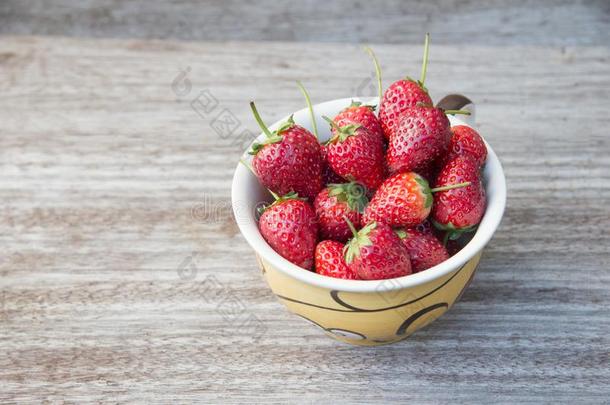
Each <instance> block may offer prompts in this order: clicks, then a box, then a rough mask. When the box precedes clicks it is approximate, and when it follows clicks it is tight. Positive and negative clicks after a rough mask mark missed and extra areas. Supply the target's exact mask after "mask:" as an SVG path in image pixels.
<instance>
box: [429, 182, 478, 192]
mask: <svg viewBox="0 0 610 405" xmlns="http://www.w3.org/2000/svg"><path fill="white" fill-rule="evenodd" d="M470 184H471V183H470V182H469V181H465V182H463V183H458V184H450V185H448V186H443V187H436V188H432V189H430V192H431V193H438V192H439V191H447V190H453V189H454V188H461V187H468V186H469V185H470Z"/></svg>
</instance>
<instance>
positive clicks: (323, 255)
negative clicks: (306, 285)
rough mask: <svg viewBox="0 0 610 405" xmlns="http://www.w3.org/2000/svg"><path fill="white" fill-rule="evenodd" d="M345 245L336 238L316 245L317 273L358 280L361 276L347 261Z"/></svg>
mask: <svg viewBox="0 0 610 405" xmlns="http://www.w3.org/2000/svg"><path fill="white" fill-rule="evenodd" d="M343 248H344V245H343V243H341V242H337V241H334V240H323V241H322V242H320V243H318V246H316V267H315V269H316V273H318V274H321V275H323V276H328V277H335V278H344V279H348V280H358V279H359V277H358V275H357V274H356V273H354V271H353V270H352V269H350V268H349V267H348V265H347V264H346V263H345V259H344V257H343Z"/></svg>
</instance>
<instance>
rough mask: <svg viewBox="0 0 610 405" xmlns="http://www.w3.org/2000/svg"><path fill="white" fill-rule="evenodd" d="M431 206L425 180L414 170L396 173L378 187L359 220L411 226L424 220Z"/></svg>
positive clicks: (429, 193)
mask: <svg viewBox="0 0 610 405" xmlns="http://www.w3.org/2000/svg"><path fill="white" fill-rule="evenodd" d="M431 209H432V194H431V192H430V187H429V186H428V182H427V181H426V180H425V179H424V178H423V177H421V176H420V175H419V174H417V173H414V172H405V173H397V174H395V175H394V176H392V177H390V178H388V179H386V180H385V181H384V182H383V183H382V184H381V186H379V189H377V191H376V192H375V195H374V196H373V198H372V199H371V202H370V203H369V205H368V206H367V207H366V210H365V211H364V218H363V223H369V222H372V221H377V222H383V223H385V224H388V225H390V226H405V227H413V226H416V225H417V224H419V223H420V222H422V221H424V220H425V219H426V218H427V217H428V215H429V214H430V210H431Z"/></svg>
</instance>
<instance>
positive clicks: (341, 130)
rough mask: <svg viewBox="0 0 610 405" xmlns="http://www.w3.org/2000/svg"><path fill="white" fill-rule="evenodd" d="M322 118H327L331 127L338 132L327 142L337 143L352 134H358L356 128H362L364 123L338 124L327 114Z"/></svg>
mask: <svg viewBox="0 0 610 405" xmlns="http://www.w3.org/2000/svg"><path fill="white" fill-rule="evenodd" d="M322 118H324V119H325V120H326V122H328V123H329V124H330V128H331V129H334V130H335V131H337V132H336V134H335V136H333V137H332V138H330V139H329V140H328V142H326V144H327V145H328V144H330V143H336V142H337V141H339V142H343V141H345V140H346V139H347V138H349V137H350V136H354V135H356V130H357V129H358V128H360V127H361V126H362V125H359V124H348V125H345V126H342V127H340V126H338V125H337V124H336V123H335V122H334V121H333V120H331V119H330V118H328V117H327V116H326V115H323V116H322Z"/></svg>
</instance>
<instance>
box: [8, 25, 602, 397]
mask: <svg viewBox="0 0 610 405" xmlns="http://www.w3.org/2000/svg"><path fill="white" fill-rule="evenodd" d="M375 50H376V52H377V54H378V56H379V58H380V59H381V61H382V65H383V68H384V74H385V79H384V81H385V83H386V85H387V84H388V83H390V81H392V80H395V79H397V78H398V77H402V76H404V75H405V74H407V73H411V74H413V72H417V71H418V65H419V58H420V57H419V54H420V47H419V46H398V45H379V46H375ZM609 59H610V49H609V48H608V47H607V46H591V47H587V46H579V47H570V46H565V47H550V46H535V45H527V46H506V47H501V48H500V47H494V46H485V45H468V46H467V45H459V46H445V45H436V46H433V48H432V51H431V63H430V69H429V73H428V77H429V82H428V83H427V84H428V87H429V88H430V89H431V93H432V96H433V97H434V98H435V99H438V98H439V97H441V96H443V95H444V94H446V93H449V92H455V91H458V92H461V93H463V94H466V95H468V96H469V97H470V98H471V99H473V100H475V101H476V102H477V104H478V121H479V124H480V130H481V133H482V134H483V135H484V136H485V138H486V139H487V140H488V141H489V143H490V144H491V145H492V146H493V147H494V149H495V151H496V152H497V153H498V155H499V156H500V158H501V160H502V162H503V164H504V166H505V170H506V175H507V180H508V187H509V199H508V208H507V212H506V216H505V219H504V221H503V224H502V226H501V228H500V229H499V230H498V232H497V234H496V236H495V237H494V239H493V240H492V241H491V242H490V244H489V246H488V248H487V250H486V252H485V254H484V256H483V260H482V262H481V266H480V271H479V273H478V274H477V277H476V278H475V280H474V282H473V284H472V285H471V287H470V288H469V289H468V290H467V291H466V293H465V294H464V296H463V298H462V300H461V302H460V303H458V304H457V305H456V307H455V308H453V309H452V310H451V311H450V312H449V313H448V314H446V315H445V316H443V317H442V318H441V319H439V320H438V321H437V322H435V323H434V324H432V325H430V326H429V327H427V328H426V329H424V330H422V331H420V332H418V333H416V334H415V335H414V336H413V337H412V338H411V339H409V340H407V341H405V342H403V343H400V344H396V345H392V346H386V347H379V348H357V347H350V346H347V345H343V344H340V343H338V342H335V341H333V340H331V339H329V338H327V337H326V336H324V335H323V334H321V332H320V331H319V330H317V329H316V328H315V327H314V326H311V325H309V324H307V323H305V322H303V321H302V320H300V319H298V318H296V317H293V316H291V315H289V314H288V313H287V312H286V311H285V310H284V309H283V308H282V306H281V304H280V303H278V302H277V301H276V300H275V298H274V297H273V296H272V295H271V293H270V292H269V290H268V289H267V287H266V286H265V284H264V282H263V280H262V278H261V277H260V275H259V271H258V270H257V268H256V265H255V260H254V255H253V254H252V252H251V250H250V248H249V247H248V246H247V244H246V243H245V241H244V240H243V238H242V237H241V236H240V235H239V232H238V230H237V227H236V225H235V223H234V221H233V218H232V215H231V210H230V201H229V194H230V181H231V176H232V173H233V170H234V167H235V165H236V162H237V159H238V157H239V155H240V154H241V152H242V147H241V146H239V145H237V143H239V139H238V137H236V136H234V135H233V136H228V137H226V138H225V137H221V136H219V135H218V134H217V133H216V132H215V131H214V130H213V118H214V117H215V116H216V115H217V114H218V113H220V111H222V110H223V109H225V108H226V109H227V110H228V111H230V112H231V113H232V114H234V116H235V117H236V118H237V119H238V120H239V121H240V124H239V126H238V127H239V129H238V132H241V131H242V130H249V131H255V128H256V125H255V123H254V121H253V120H252V119H251V117H250V114H249V111H248V108H247V101H248V100H250V99H256V100H257V105H258V106H259V110H260V111H261V112H262V114H263V117H264V119H265V120H266V121H267V122H273V121H274V120H276V119H278V118H280V117H281V116H284V115H286V114H288V113H290V112H291V111H294V110H296V109H300V108H302V107H303V100H302V99H301V96H300V93H299V92H298V90H297V88H296V87H295V85H294V80H296V79H300V80H302V81H303V82H304V83H305V85H306V86H307V87H308V89H309V91H310V93H311V95H312V97H313V98H314V102H316V101H318V102H319V101H324V100H329V99H333V98H338V97H345V96H350V95H354V94H355V93H356V92H357V91H358V90H360V92H364V93H367V92H368V91H370V89H369V88H368V82H367V80H368V79H369V78H370V75H371V70H372V69H371V66H370V62H369V60H368V58H367V56H366V55H365V54H364V53H363V52H362V51H361V49H360V48H359V47H358V46H355V45H338V44H319V43H310V44H308V43H305V44H296V43H281V42H276V43H263V44H253V43H247V42H230V43H214V42H203V43H177V42H169V41H139V40H84V39H67V38H41V37H4V38H3V40H2V41H1V42H0V72H1V74H0V94H2V97H0V123H1V124H0V170H1V172H0V173H2V176H0V199H1V201H2V206H1V208H0V209H1V210H2V211H1V213H0V235H1V236H0V238H1V239H2V243H3V254H2V255H1V256H0V401H1V402H38V401H41V400H45V399H46V400H50V401H61V400H65V401H68V402H86V401H100V402H131V401H133V402H155V403H170V402H172V403H183V402H194V401H196V402H221V401H226V402H240V401H247V402H252V401H261V402H262V401H268V402H287V401H289V400H290V399H296V400H298V401H299V402H314V401H319V400H335V401H341V402H362V403H370V402H373V401H382V400H384V401H400V402H405V401H412V402H417V403H450V402H451V403H455V402H463V403H489V402H491V401H494V402H497V403H515V402H537V403H539V402H553V403H574V402H578V403H604V402H607V399H608V397H609V395H610V388H609V386H608V380H609V378H610V371H609V370H610V367H609V362H610V355H609V347H610V339H609V337H608V336H609V334H610V317H609V316H608V313H607V310H608V306H609V304H610V275H609V273H608V271H607V269H608V265H610V260H609V257H610V233H609V232H608V229H610V208H609V207H608V204H607V202H608V201H610V174H609V173H610V137H609V135H610V134H609V133H608V125H607V121H608V120H607V116H608V115H607V110H608V108H607V105H606V104H607V100H608V97H609V96H610V69H609V66H610V64H609V62H610V61H609ZM184 70H188V71H189V73H188V80H189V82H190V86H191V87H190V91H188V92H187V91H186V89H184V88H182V87H180V86H178V87H176V86H174V88H172V82H173V81H174V80H175V79H176V77H177V76H178V75H179V73H180V72H181V71H184ZM187 89H188V88H187ZM181 90H183V92H180V91H181ZM176 91H178V93H176ZM202 91H208V92H209V94H211V95H213V97H215V98H216V99H217V101H218V105H217V107H216V109H215V110H214V112H213V114H212V113H210V114H203V117H202V116H200V115H198V113H197V112H195V111H194V110H193V109H192V107H191V101H192V100H193V99H195V98H196V97H198V96H199V95H200V93H201V92H202ZM363 95H366V94H363ZM193 253H194V254H195V255H196V257H195V258H194V259H193V261H192V264H193V265H194V266H195V267H191V266H190V264H191V262H189V261H188V258H189V256H191V255H193ZM234 307H238V308H241V309H240V310H239V316H228V315H227V311H228V309H229V308H234ZM243 316H252V317H254V319H255V323H254V325H255V326H256V328H254V329H248V330H247V331H248V333H245V334H244V333H243V330H244V329H240V326H241V323H239V322H241V320H242V319H241V317H243ZM238 318H239V319H238ZM238 320H239V322H238ZM252 331H255V332H262V336H260V338H258V339H257V338H256V336H254V335H253V334H252V333H251V332H252Z"/></svg>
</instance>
